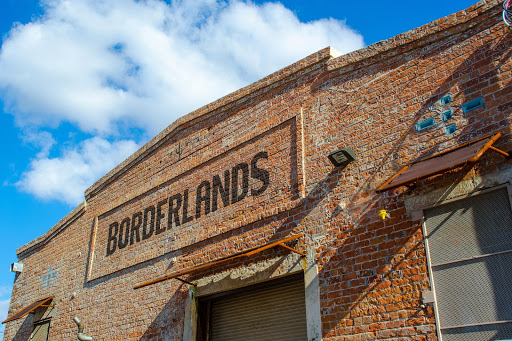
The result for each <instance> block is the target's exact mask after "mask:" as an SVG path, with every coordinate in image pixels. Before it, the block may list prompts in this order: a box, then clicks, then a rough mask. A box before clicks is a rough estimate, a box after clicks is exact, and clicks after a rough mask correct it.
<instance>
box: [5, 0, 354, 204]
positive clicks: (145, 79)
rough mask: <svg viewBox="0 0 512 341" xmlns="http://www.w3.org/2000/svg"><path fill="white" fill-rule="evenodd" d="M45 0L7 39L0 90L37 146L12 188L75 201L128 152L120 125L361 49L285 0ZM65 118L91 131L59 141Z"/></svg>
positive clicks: (146, 127)
mask: <svg viewBox="0 0 512 341" xmlns="http://www.w3.org/2000/svg"><path fill="white" fill-rule="evenodd" d="M41 1H42V2H41V3H42V6H43V8H44V14H43V15H42V16H41V17H39V18H35V19H34V20H33V21H32V22H30V23H28V24H25V25H22V24H18V25H16V26H14V27H13V28H12V30H11V31H10V32H9V34H8V35H7V36H5V37H4V41H3V44H2V46H1V50H0V96H1V98H2V100H3V102H4V103H5V109H4V111H6V112H8V113H11V114H12V115H14V116H15V118H16V123H17V125H18V126H21V127H22V131H23V133H22V136H21V137H22V140H23V141H24V142H25V143H28V144H30V145H31V146H36V147H38V148H39V149H40V152H39V153H38V154H37V155H36V156H35V159H34V160H32V162H31V163H30V167H29V169H28V170H27V171H25V172H24V173H23V175H22V177H21V179H20V180H19V181H18V182H17V186H18V187H19V188H20V189H21V190H23V191H26V192H29V193H32V194H33V195H35V196H36V197H38V198H42V199H56V200H60V201H64V202H66V203H69V204H73V205H74V204H77V203H79V202H80V201H81V200H83V191H84V190H85V189H86V188H87V187H88V186H90V185H91V184H92V183H94V181H96V180H97V179H98V178H99V177H101V176H102V175H104V174H105V173H106V172H108V171H109V170H110V169H111V168H113V167H114V166H115V165H116V164H117V163H118V162H120V161H122V160H123V159H124V158H125V157H127V156H128V155H129V154H130V153H132V152H133V151H135V149H136V143H135V142H133V141H128V140H123V141H119V139H120V136H121V134H122V133H125V132H126V131H138V132H142V134H143V135H144V136H152V135H155V134H156V133H158V132H160V131H161V130H163V129H164V128H165V127H166V126H168V125H169V124H170V123H172V122H173V121H174V120H176V119H177V118H178V117H180V116H182V115H184V114H187V113H189V112H191V111H193V110H194V109H197V108H199V107H201V106H202V105H205V104H207V103H209V102H211V101H214V100H216V99H218V98H220V97H222V96H224V95H226V94H228V93H229V92H232V91H235V90H237V89H239V88H241V87H243V86H245V85H247V84H250V83H251V82H254V81H256V80H257V79H259V78H261V77H264V76H266V75H267V74H269V73H272V72H274V71H276V70H278V69H280V68H282V67H285V66H287V65H289V64H291V63H294V62H295V61H297V60H299V59H301V58H303V57H305V56H307V55H309V54H311V53H313V52H316V51H318V50H319V49H321V48H324V47H326V46H333V47H336V48H337V49H338V50H340V51H341V52H349V51H351V50H354V49H358V48H361V47H362V46H363V38H362V37H361V36H360V35H359V34H358V33H357V32H355V31H353V30H352V29H350V28H349V27H348V26H347V25H346V24H345V22H344V21H340V20H336V19H323V20H317V21H311V22H307V23H304V22H300V21H299V19H298V18H297V16H296V15H295V14H294V13H293V12H292V11H290V10H289V9H287V8H285V7H284V6H283V5H282V4H280V3H264V4H262V5H257V4H254V3H252V2H250V1H246V0H229V1H224V0H175V1H171V2H165V1H163V0H143V1H140V0H73V1H70V0H41ZM63 123H65V124H68V125H69V124H70V125H71V126H73V127H76V128H78V130H79V131H81V132H84V133H85V135H86V136H91V135H92V136H98V137H97V138H92V139H89V140H86V141H84V142H82V143H81V144H80V145H79V146H75V147H73V146H71V147H66V149H63V147H62V145H61V144H60V141H58V140H59V139H58V138H56V137H55V136H57V134H55V136H52V132H53V131H54V130H56V129H57V128H59V127H62V124H63ZM59 129H60V128H59ZM128 139H132V140H140V139H141V137H140V136H131V137H129V138H128ZM109 141H117V142H109ZM50 151H51V153H50ZM50 154H51V155H52V157H50Z"/></svg>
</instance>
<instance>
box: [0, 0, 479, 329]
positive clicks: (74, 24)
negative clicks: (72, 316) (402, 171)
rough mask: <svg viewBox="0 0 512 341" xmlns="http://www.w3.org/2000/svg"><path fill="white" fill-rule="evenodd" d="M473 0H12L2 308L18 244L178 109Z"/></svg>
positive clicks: (3, 66) (2, 94) (4, 8)
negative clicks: (311, 56) (172, 0)
mask: <svg viewBox="0 0 512 341" xmlns="http://www.w3.org/2000/svg"><path fill="white" fill-rule="evenodd" d="M474 2H476V0H474V1H467V0H452V1H439V0H431V1H428V2H427V3H425V2H413V1H402V0H400V1H392V2H382V1H340V0H317V1H310V0H299V1H296V0H284V1H282V2H281V4H277V3H265V2H264V1H256V2H255V3H246V2H242V1H239V0H233V1H231V2H230V3H219V2H216V1H215V0H195V1H190V0H182V1H180V2H178V3H174V4H170V3H166V2H161V1H157V0H152V1H149V0H148V1H133V0H109V1H106V2H104V1H99V0H72V1H67V2H64V1H61V0H57V1H43V2H42V5H41V4H40V2H39V1H36V0H2V1H1V4H0V34H1V36H2V46H1V50H0V110H2V112H1V113H0V136H1V139H2V141H1V142H2V145H3V146H4V152H3V157H2V158H1V159H0V177H1V178H0V180H1V187H0V224H1V225H0V226H1V231H2V238H1V240H0V260H1V262H0V317H1V318H2V320H3V319H4V318H5V316H6V309H5V307H6V305H7V302H8V299H9V296H10V289H11V287H12V283H13V280H14V275H13V274H12V273H10V272H9V265H10V264H11V263H12V262H15V261H16V260H17V259H16V254H15V251H16V248H18V247H20V246H22V245H24V244H26V243H28V242H29V241H31V240H33V239H34V238H36V237H38V236H40V235H42V234H43V233H45V232H46V231H47V230H48V229H49V228H51V227H52V226H53V225H54V224H55V223H57V222H58V221H59V220H60V219H61V218H62V217H64V216H65V215H66V214H67V213H68V212H69V211H70V210H72V209H73V208H74V207H75V206H76V205H77V204H78V203H79V202H80V201H81V200H83V190H84V189H85V188H87V187H88V186H89V185H91V184H92V183H93V182H94V181H96V180H97V179H98V178H99V177H101V176H102V175H103V174H105V173H106V172H108V171H109V170H110V169H111V168H113V167H114V166H115V165H116V164H117V163H119V162H120V161H122V160H123V159H124V158H125V157H127V156H128V155H130V154H131V153H132V152H133V151H135V150H136V149H137V148H138V147H140V146H141V145H142V144H143V143H145V142H146V141H147V140H148V139H149V138H151V137H152V136H154V135H156V134H157V133H158V132H159V131H161V130H162V129H164V128H165V127H166V126H167V125H168V124H170V123H171V122H172V121H174V120H175V119H177V118H178V117H179V116H181V115H184V114H186V113H188V112H190V111H192V110H194V109H196V108H198V107H200V106H202V105H204V104H207V103H209V102H211V101H213V100H215V99H217V98H219V97H221V96H223V95H225V94H227V93H229V92H231V91H234V90H236V89H238V88H240V87H242V86H244V85H247V84H250V83H251V82H253V81H256V80H257V79H259V78H261V77H263V76H265V75H267V74H269V73H271V72H273V71H275V70H277V69H279V68H281V67H284V66H286V65H289V64H291V63H293V62H294V61H296V60H298V59H300V58H302V57H305V56H306V55H308V54H310V53H313V52H315V51H317V50H319V49H321V48H322V47H325V46H329V45H330V46H333V47H335V48H337V49H338V50H340V51H342V52H345V53H346V52H349V51H352V50H354V49H358V48H361V47H363V46H365V45H369V44H372V43H375V42H377V41H380V40H384V39H387V38H390V37H392V36H395V35H397V34H400V33H402V32H405V31H407V30H410V29H413V28H416V27H419V26H421V25H423V24H426V23H428V22H430V21H432V20H435V19H438V18H440V17H443V16H445V15H448V14H451V13H454V12H457V11H459V10H462V9H465V8H467V7H469V6H471V5H472V4H473V3H474ZM1 330H2V329H0V331H1Z"/></svg>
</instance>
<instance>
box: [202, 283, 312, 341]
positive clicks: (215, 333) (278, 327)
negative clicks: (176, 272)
mask: <svg viewBox="0 0 512 341" xmlns="http://www.w3.org/2000/svg"><path fill="white" fill-rule="evenodd" d="M202 304H203V306H207V308H206V309H208V310H209V311H208V315H209V316H208V320H209V323H208V331H207V337H205V338H204V339H207V340H208V341H221V340H222V341H230V340H233V341H240V340H244V341H252V340H254V341H264V340H280V341H286V340H290V341H292V340H293V341H300V340H307V330H306V307H305V297H304V276H303V274H302V273H301V274H300V276H296V275H295V276H289V277H286V278H282V279H278V280H273V281H269V282H266V283H262V284H259V285H254V286H250V287H246V288H243V289H241V290H237V291H233V292H227V293H223V294H222V295H221V296H217V297H213V298H211V299H209V300H207V302H204V303H202Z"/></svg>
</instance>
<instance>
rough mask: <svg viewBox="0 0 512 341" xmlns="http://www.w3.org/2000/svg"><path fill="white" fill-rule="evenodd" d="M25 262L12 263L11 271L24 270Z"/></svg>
mask: <svg viewBox="0 0 512 341" xmlns="http://www.w3.org/2000/svg"><path fill="white" fill-rule="evenodd" d="M22 271H23V264H21V263H12V264H11V272H22Z"/></svg>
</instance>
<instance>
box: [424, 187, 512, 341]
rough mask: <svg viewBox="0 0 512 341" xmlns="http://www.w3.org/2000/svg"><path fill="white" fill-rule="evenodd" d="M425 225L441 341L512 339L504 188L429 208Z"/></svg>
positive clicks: (511, 250) (510, 230) (511, 241)
mask: <svg viewBox="0 0 512 341" xmlns="http://www.w3.org/2000/svg"><path fill="white" fill-rule="evenodd" d="M425 225H426V226H425V227H426V232H427V242H428V250H429V256H430V265H431V269H432V274H433V281H434V290H435V293H436V300H437V308H438V310H437V315H438V317H439V322H440V331H441V339H442V340H443V341H465V340H471V341H490V340H508V339H512V285H511V283H512V271H511V264H512V210H511V207H510V201H509V194H508V191H507V189H506V188H501V189H498V190H495V191H490V192H487V193H484V194H480V195H476V196H473V197H470V198H466V199H463V200H459V201H455V202H451V203H447V204H445V205H441V206H438V207H434V208H431V209H428V210H426V211H425Z"/></svg>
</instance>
